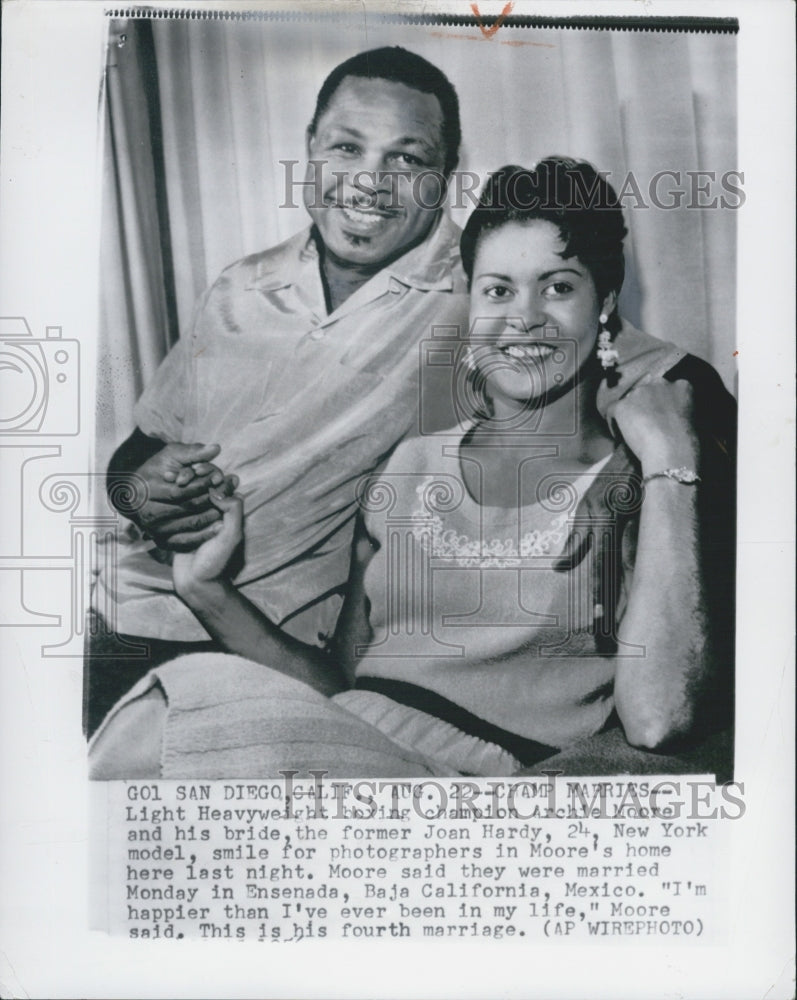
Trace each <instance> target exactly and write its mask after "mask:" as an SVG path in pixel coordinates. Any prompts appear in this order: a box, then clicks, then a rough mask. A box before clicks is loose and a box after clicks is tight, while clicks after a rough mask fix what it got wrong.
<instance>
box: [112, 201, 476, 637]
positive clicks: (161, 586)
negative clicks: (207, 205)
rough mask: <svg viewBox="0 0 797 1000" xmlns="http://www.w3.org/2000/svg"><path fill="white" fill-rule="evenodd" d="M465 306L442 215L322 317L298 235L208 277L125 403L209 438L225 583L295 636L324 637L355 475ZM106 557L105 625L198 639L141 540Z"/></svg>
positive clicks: (154, 420)
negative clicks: (218, 493)
mask: <svg viewBox="0 0 797 1000" xmlns="http://www.w3.org/2000/svg"><path fill="white" fill-rule="evenodd" d="M467 309H468V303H467V293H466V285H465V278H464V274H463V272H462V268H461V264H460V260H459V229H458V228H457V227H456V226H455V225H454V224H453V223H452V222H451V221H450V220H448V219H447V218H445V217H441V218H440V219H439V220H438V222H437V223H436V224H435V228H434V229H433V231H432V232H431V233H430V235H429V237H428V238H427V239H426V240H425V241H424V242H423V243H422V244H420V245H419V246H417V247H415V248H414V249H413V250H411V251H409V252H408V253H407V254H405V255H404V256H403V257H401V258H399V259H398V260H396V261H395V262H394V263H392V264H391V265H389V266H387V267H385V268H384V269H383V270H381V271H380V272H379V273H377V274H376V275H374V277H372V278H371V279H370V280H369V281H367V282H366V283H365V284H364V285H362V286H361V287H360V288H359V289H357V290H356V291H355V292H354V293H353V294H352V295H351V296H350V297H349V298H348V299H346V301H345V302H343V303H342V305H341V306H340V307H339V308H337V309H336V310H335V311H334V312H332V313H330V314H328V313H327V309H326V306H325V299H324V290H323V285H322V281H321V274H320V268H319V258H318V251H317V248H316V245H315V242H314V240H313V239H312V237H311V235H310V231H309V230H305V231H304V232H302V233H300V234H298V235H297V236H295V237H293V238H291V239H289V240H287V241H286V242H285V243H283V244H281V245H280V246H278V247H275V248H273V249H271V250H267V251H265V252H264V253H260V254H256V255H254V256H251V257H247V258H245V259H243V260H241V261H239V262H237V263H236V264H233V265H232V266H231V267H230V268H228V269H227V270H225V271H224V272H223V273H222V275H221V276H220V277H219V279H218V280H217V281H216V283H215V284H214V285H213V286H212V287H211V288H210V289H209V291H207V292H206V293H205V295H204V296H203V298H202V299H201V300H200V302H199V304H198V307H197V310H196V313H195V317H194V321H193V325H192V328H191V329H190V331H189V332H188V333H187V334H186V335H185V336H183V337H182V338H181V339H180V340H179V342H178V343H177V344H176V345H175V347H174V348H173V349H172V351H171V352H170V353H169V355H168V356H167V357H166V358H165V360H164V361H163V363H162V365H161V366H160V368H159V369H158V371H157V373H156V375H155V377H154V379H153V380H152V382H151V383H150V385H148V386H147V388H146V390H145V392H144V394H143V395H142V397H141V399H140V400H139V402H138V404H137V407H136V413H135V416H136V422H137V424H138V426H139V427H140V428H141V430H142V431H144V433H145V434H149V435H152V436H156V437H160V438H162V439H164V440H166V441H178V442H185V443H190V442H203V443H217V444H220V445H221V448H222V450H221V453H220V455H219V456H218V458H217V459H216V460H215V462H216V463H217V464H218V465H219V467H220V468H222V469H223V470H224V471H225V473H227V474H232V473H235V474H237V475H238V476H239V477H240V480H241V481H240V486H239V488H238V490H239V492H240V493H241V494H243V496H244V510H245V536H246V546H245V561H244V563H243V566H242V567H241V569H240V571H239V572H238V574H237V576H236V578H235V583H236V585H237V586H239V587H240V589H241V591H242V593H243V594H245V595H246V596H247V597H248V598H249V599H250V600H251V601H252V602H253V603H254V604H256V605H257V606H258V607H259V608H261V609H262V610H263V611H264V612H265V614H266V615H267V616H268V617H269V618H270V619H271V620H272V621H273V622H275V623H276V624H279V625H282V627H283V628H284V629H285V630H286V631H288V632H290V633H292V634H294V635H296V636H297V637H298V638H301V639H302V640H304V641H305V642H312V643H317V644H323V643H324V642H325V641H326V638H327V637H328V636H329V635H330V634H331V632H332V631H333V630H334V626H335V621H336V619H337V614H338V611H339V608H340V602H341V596H340V590H341V588H342V587H343V585H344V584H345V582H346V579H347V577H348V572H349V562H350V548H351V538H352V528H353V518H354V514H355V512H356V491H357V486H358V483H359V481H360V479H361V477H362V476H363V475H364V474H366V473H368V472H370V471H371V470H373V469H374V468H375V467H377V466H378V465H379V463H380V462H382V461H383V460H384V458H385V457H386V455H387V454H389V452H390V451H391V449H392V448H393V447H394V446H395V444H396V442H397V441H399V440H400V439H401V438H402V436H404V435H405V434H406V433H407V432H409V431H411V430H412V429H413V427H415V426H416V425H417V423H418V412H419V398H420V396H419V367H420V365H421V361H422V358H423V357H424V350H425V348H424V342H425V341H429V340H430V339H431V338H432V337H433V336H435V335H436V334H435V328H436V329H437V330H440V329H443V330H444V331H446V329H447V333H448V335H449V336H453V337H456V336H457V335H462V336H464V334H465V332H466V324H467ZM444 367H445V366H444ZM449 370H450V368H449ZM426 395H427V397H428V396H429V393H427V394H426ZM431 419H433V418H431ZM155 554H156V555H157V553H155ZM115 562H116V565H115V567H113V566H112V567H111V569H110V570H109V571H106V572H104V573H103V574H102V577H101V580H100V584H99V587H98V590H97V596H96V599H95V604H96V606H97V607H98V608H99V610H101V611H104V613H105V614H106V616H107V617H110V618H111V620H112V621H113V623H114V627H115V628H116V630H117V631H119V632H123V633H128V634H133V635H141V636H152V637H159V638H166V639H173V640H182V641H194V640H201V639H204V638H206V633H205V631H204V629H203V628H202V626H201V625H200V624H199V622H198V621H197V620H196V618H194V616H193V614H192V613H191V612H190V611H189V610H188V609H187V607H186V606H185V605H184V604H183V603H182V602H181V601H180V600H179V599H178V598H177V596H176V595H175V594H174V591H173V588H172V582H171V568H170V566H169V565H168V563H166V564H164V563H163V562H159V561H157V559H156V558H153V543H152V542H147V541H144V540H141V539H137V540H135V541H129V539H127V538H125V537H121V538H120V539H119V541H118V542H117V544H116V553H115Z"/></svg>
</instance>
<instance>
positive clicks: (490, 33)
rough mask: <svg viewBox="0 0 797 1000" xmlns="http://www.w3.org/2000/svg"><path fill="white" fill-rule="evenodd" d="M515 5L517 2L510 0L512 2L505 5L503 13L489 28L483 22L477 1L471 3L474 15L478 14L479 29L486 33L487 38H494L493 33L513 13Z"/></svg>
mask: <svg viewBox="0 0 797 1000" xmlns="http://www.w3.org/2000/svg"><path fill="white" fill-rule="evenodd" d="M514 6H515V4H514V2H513V0H510V2H509V3H508V4H507V5H506V6H505V7H504V9H503V10H502V11H501V13H500V14H499V15H498V17H497V18H496V19H495V24H493V25H491V26H490V27H489V28H485V26H484V25H483V24H482V16H481V14H480V13H479V8H478V6H477V5H476V4H475V3H472V4H471V5H470V9H471V10H472V11H473V13H474V15H475V16H476V23H477V24H478V25H479V31H481V33H482V34H483V35H484V37H485V38H492V37H493V35H494V34H495V33H496V31H498V29H499V28H500V27H501V25H502V24H503V23H504V21H505V20H506V18H507V15H508V14H509V13H511V11H512V8H513V7H514Z"/></svg>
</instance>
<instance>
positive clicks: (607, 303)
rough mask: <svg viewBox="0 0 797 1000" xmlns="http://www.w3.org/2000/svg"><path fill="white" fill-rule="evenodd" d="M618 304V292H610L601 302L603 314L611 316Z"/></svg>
mask: <svg viewBox="0 0 797 1000" xmlns="http://www.w3.org/2000/svg"><path fill="white" fill-rule="evenodd" d="M616 306H617V292H609V294H608V295H607V296H606V298H605V299H604V300H603V302H602V304H601V315H602V316H611V314H612V313H613V312H614V310H615V307H616Z"/></svg>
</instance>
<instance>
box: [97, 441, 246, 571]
mask: <svg viewBox="0 0 797 1000" xmlns="http://www.w3.org/2000/svg"><path fill="white" fill-rule="evenodd" d="M220 450H221V449H220V448H219V446H218V445H216V444H211V445H205V444H178V443H168V442H166V441H162V440H161V439H160V438H156V437H149V436H148V435H146V434H144V433H143V432H142V431H141V430H140V429H139V428H138V427H136V429H135V430H134V431H133V433H132V434H131V435H130V437H129V438H127V440H126V441H124V442H123V443H122V444H121V445H120V446H119V447H118V448H117V449H116V451H115V452H114V454H113V457H112V458H111V461H110V463H109V464H108V473H107V476H106V490H107V493H108V498H109V500H110V502H111V504H112V505H113V506H114V507H115V508H116V509H117V510H119V512H120V513H122V514H124V515H125V516H126V517H129V518H130V519H131V520H132V521H133V522H134V523H135V524H137V525H138V526H139V528H141V530H142V531H143V532H145V533H146V534H147V535H149V536H150V537H151V538H153V539H154V540H155V542H156V543H157V544H158V546H159V547H160V548H163V549H170V550H172V551H175V552H181V551H191V550H192V549H195V548H197V546H199V545H201V544H202V543H203V542H204V541H206V540H207V539H208V538H211V537H212V535H213V525H214V524H216V523H217V522H218V521H219V520H220V518H221V514H220V513H219V511H218V510H217V509H216V508H215V507H214V506H213V504H212V503H211V501H210V498H209V497H208V490H210V489H217V490H220V491H221V492H222V493H224V494H225V495H226V494H229V493H232V492H233V491H234V490H235V487H236V486H237V478H236V477H235V476H231V477H225V475H224V473H223V472H222V471H221V469H219V468H218V466H216V465H214V464H213V463H212V461H211V459H213V458H215V457H216V456H217V455H218V454H219V451H220ZM131 497H133V498H135V499H134V501H133V502H132V503H131Z"/></svg>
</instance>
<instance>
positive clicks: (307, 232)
mask: <svg viewBox="0 0 797 1000" xmlns="http://www.w3.org/2000/svg"><path fill="white" fill-rule="evenodd" d="M459 235H460V230H459V227H458V226H456V225H455V224H454V223H453V222H452V221H451V220H450V219H449V218H448V217H447V216H444V215H443V214H442V213H441V214H440V216H439V218H438V219H437V221H436V222H435V224H434V227H433V229H432V231H431V233H430V234H429V235H428V236H427V238H426V239H425V240H424V241H423V243H420V244H419V245H418V246H416V247H413V249H412V250H410V251H409V252H408V253H405V254H404V255H403V256H402V257H399V258H398V259H397V260H395V261H393V263H392V264H388V266H387V267H384V268H382V270H381V271H378V272H377V273H376V274H375V275H374V277H373V278H371V281H374V280H377V279H381V280H380V283H384V282H386V281H387V279H388V278H395V279H396V281H399V282H401V283H402V284H403V285H408V286H409V287H411V288H418V289H421V290H423V291H431V290H435V291H451V290H452V289H453V287H454V268H455V267H456V265H457V264H458V263H459ZM310 272H313V273H314V274H315V275H317V274H318V248H317V247H316V244H315V240H314V239H313V235H312V227H308V228H307V229H304V230H302V231H301V232H299V233H297V234H296V235H295V236H292V237H291V238H290V239H288V240H286V242H285V243H283V244H282V245H281V246H279V247H277V248H276V249H275V250H274V251H271V252H269V251H267V252H266V253H265V254H264V255H261V257H260V259H259V260H257V261H256V263H255V266H254V274H253V276H252V280H251V281H250V282H249V284H248V285H247V287H248V288H258V289H260V290H261V291H264V292H273V291H276V290H277V289H279V288H288V287H290V286H291V285H295V284H303V283H304V282H305V281H306V280H307V277H308V274H309V273H310Z"/></svg>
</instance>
